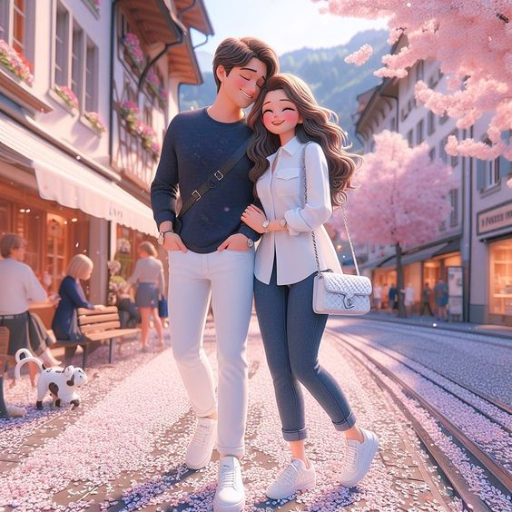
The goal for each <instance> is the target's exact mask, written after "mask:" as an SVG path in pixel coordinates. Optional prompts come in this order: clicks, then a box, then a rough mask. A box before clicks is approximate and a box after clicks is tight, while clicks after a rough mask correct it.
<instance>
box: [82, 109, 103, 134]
mask: <svg viewBox="0 0 512 512" xmlns="http://www.w3.org/2000/svg"><path fill="white" fill-rule="evenodd" d="M84 117H85V119H87V121H89V123H90V124H91V126H92V127H93V128H94V129H95V130H96V131H97V132H98V133H103V132H104V131H105V130H106V128H105V125H104V124H103V122H102V120H101V117H100V115H99V114H98V112H85V114H84Z"/></svg>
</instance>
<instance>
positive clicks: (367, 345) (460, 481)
mask: <svg viewBox="0 0 512 512" xmlns="http://www.w3.org/2000/svg"><path fill="white" fill-rule="evenodd" d="M328 332H329V333H330V334H331V335H333V336H334V337H335V338H336V339H337V340H338V342H340V346H341V347H343V348H344V349H346V350H347V351H348V352H349V353H350V354H351V355H352V356H353V357H354V358H355V359H357V360H358V361H359V362H360V363H361V364H363V365H364V366H365V367H366V368H367V369H368V370H369V371H370V372H371V373H372V375H373V377H374V378H375V380H376V381H377V382H378V384H379V385H380V386H381V387H383V388H384V389H386V390H387V391H388V392H389V393H390V395H391V396H392V398H393V400H394V401H395V403H397V405H398V406H399V407H400V409H401V410H402V411H403V412H404V414H405V415H406V416H407V418H408V419H409V420H410V421H411V423H412V425H413V428H414V429H415V430H416V432H417V434H418V437H419V438H420V439H421V441H422V443H423V445H424V446H425V448H426V450H427V451H428V452H429V454H430V456H431V457H432V458H433V459H434V460H435V461H436V463H437V465H438V466H439V468H440V469H441V471H442V473H443V474H444V475H445V478H446V479H447V480H448V481H449V482H450V485H451V486H452V487H453V489H454V491H455V493H456V494H457V495H458V496H459V497H460V499H461V500H462V501H463V503H464V506H465V507H466V508H467V509H468V510H482V511H487V510H493V511H494V510H497V509H496V508H494V507H493V504H492V503H491V504H490V503H486V501H484V499H482V498H481V497H480V496H478V495H477V494H476V493H475V491H474V489H472V486H471V485H470V483H469V482H468V481H467V480H466V479H465V478H464V476H463V475H462V474H461V471H460V469H459V468H457V467H456V465H454V463H452V461H450V459H449V457H448V456H447V455H446V454H445V453H444V452H443V451H442V450H441V448H439V447H438V446H436V442H435V441H434V440H433V439H432V437H431V436H430V435H429V434H428V432H426V430H425V428H424V427H423V426H422V425H421V424H420V422H419V421H418V420H417V419H416V418H415V416H414V414H413V413H412V412H411V411H410V410H409V409H408V408H407V407H406V406H405V405H404V404H403V403H402V400H401V399H400V396H399V395H398V394H397V393H396V392H395V391H393V390H392V389H391V387H390V386H389V385H388V384H387V383H386V382H384V379H383V378H382V375H384V376H385V377H386V378H387V379H389V380H390V381H392V382H393V383H394V384H395V385H397V386H398V387H399V389H401V390H402V392H403V393H405V395H406V396H409V397H410V398H412V399H413V400H415V401H416V402H417V403H419V404H420V405H421V407H422V408H423V409H424V410H425V411H427V412H428V413H429V414H430V416H431V417H432V418H434V419H435V420H436V421H437V422H438V424H439V425H441V426H442V429H443V430H444V432H445V433H447V434H448V435H449V436H451V437H452V438H453V439H454V440H456V443H457V445H458V446H459V447H460V448H462V450H463V451H464V452H465V453H467V454H468V455H469V457H470V459H471V460H473V461H475V462H476V464H477V465H478V466H480V467H481V468H482V470H483V471H484V472H485V474H486V476H487V478H488V481H489V483H490V484H491V485H492V486H494V487H495V488H496V489H498V490H499V492H501V493H502V494H503V495H505V496H507V495H509V493H510V489H511V488H512V475H511V473H510V472H509V471H508V470H507V468H506V467H505V466H504V465H503V464H502V463H501V461H498V460H496V458H495V457H494V456H493V455H491V454H489V453H487V452H486V451H485V449H483V448H482V447H480V446H479V445H478V443H477V442H475V441H474V440H473V439H471V438H470V437H469V436H468V435H466V434H465V433H464V432H463V431H462V430H461V428H459V427H458V426H457V425H456V424H455V423H454V422H453V421H452V420H451V419H449V418H448V417H447V415H446V414H444V413H443V412H441V411H440V410H438V409H436V407H435V406H433V405H432V404H430V403H429V402H428V400H427V399H425V398H424V397H423V396H422V395H421V394H420V393H419V392H417V391H416V390H415V389H413V387H411V385H409V384H408V383H406V382H405V381H404V380H403V379H402V378H401V377H400V376H399V375H397V371H396V368H395V371H393V370H392V369H390V368H388V367H387V366H386V365H385V364H384V363H383V362H380V361H378V360H377V357H378V355H377V357H376V354H375V353H373V352H372V351H376V352H377V353H378V352H380V353H381V354H384V355H385V356H386V357H388V358H390V359H391V361H392V363H393V365H395V366H396V364H397V363H398V364H400V365H402V366H403V367H404V368H406V369H407V371H411V372H414V373H415V374H417V375H419V376H420V377H421V378H424V379H427V380H428V381H429V382H430V383H431V384H433V385H435V386H437V387H438V388H439V389H441V390H442V391H443V392H444V393H448V394H449V395H451V396H452V397H454V398H456V399H457V400H461V398H460V397H459V396H458V395H457V394H455V393H452V391H451V390H450V389H447V388H446V387H443V386H440V385H439V384H438V383H437V382H435V379H434V378H432V376H430V377H426V376H424V375H422V373H421V371H418V368H414V367H412V365H408V364H406V362H404V361H400V358H397V357H393V356H392V355H391V354H389V353H386V348H387V347H386V348H384V347H382V346H378V345H379V344H377V346H375V344H374V342H370V341H369V340H366V339H365V338H362V337H360V336H355V335H352V334H340V333H339V332H336V331H335V330H333V329H332V328H328ZM400 356H401V357H402V358H407V356H404V355H403V354H400ZM480 400H483V399H482V398H481V397H480ZM461 401H462V400H461ZM463 403H465V404H466V405H467V406H469V407H471V408H473V409H474V410H475V412H476V413H478V414H482V411H481V410H480V408H478V407H475V406H474V405H473V404H471V403H468V402H467V401H463ZM493 406H494V404H493ZM502 414H505V413H504V412H503V411H502ZM485 417H486V418H487V419H488V420H489V421H493V422H494V423H495V424H496V426H497V428H502V429H504V430H505V431H507V432H510V429H509V428H508V427H506V426H504V425H502V424H501V422H496V421H495V419H493V418H492V417H489V416H488V415H487V414H485ZM508 499H510V497H509V498H508ZM502 510H506V509H502ZM508 510H510V509H508Z"/></svg>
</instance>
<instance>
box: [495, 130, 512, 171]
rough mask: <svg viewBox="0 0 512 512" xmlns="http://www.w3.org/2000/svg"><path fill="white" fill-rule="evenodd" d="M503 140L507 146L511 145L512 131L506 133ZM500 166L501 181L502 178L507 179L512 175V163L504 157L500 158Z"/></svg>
mask: <svg viewBox="0 0 512 512" xmlns="http://www.w3.org/2000/svg"><path fill="white" fill-rule="evenodd" d="M503 140H504V142H505V143H506V144H508V145H510V130H509V131H508V132H506V133H505V136H504V137H503ZM498 166H499V167H498V172H499V176H498V179H499V180H501V178H506V177H507V176H508V175H509V174H511V173H512V162H511V161H510V160H507V159H506V158H505V157H504V156H500V158H499V164H498Z"/></svg>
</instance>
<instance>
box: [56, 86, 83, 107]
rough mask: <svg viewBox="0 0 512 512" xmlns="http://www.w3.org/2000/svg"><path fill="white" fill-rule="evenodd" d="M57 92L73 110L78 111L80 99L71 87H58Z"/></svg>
mask: <svg viewBox="0 0 512 512" xmlns="http://www.w3.org/2000/svg"><path fill="white" fill-rule="evenodd" d="M55 92H56V93H57V96H59V98H61V99H62V101H64V103H65V104H66V105H67V106H68V107H69V108H70V109H71V110H78V98H77V97H76V95H75V93H74V92H73V91H72V90H71V89H70V88H69V87H66V86H65V85H56V86H55Z"/></svg>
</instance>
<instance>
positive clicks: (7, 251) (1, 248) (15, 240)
mask: <svg viewBox="0 0 512 512" xmlns="http://www.w3.org/2000/svg"><path fill="white" fill-rule="evenodd" d="M24 245H25V240H24V239H23V237H21V236H19V235H16V234H15V233H7V234H5V235H4V236H3V237H2V238H1V239H0V254H1V255H2V258H8V257H9V256H10V255H11V253H12V251H14V250H15V249H19V248H20V247H23V246H24Z"/></svg>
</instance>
